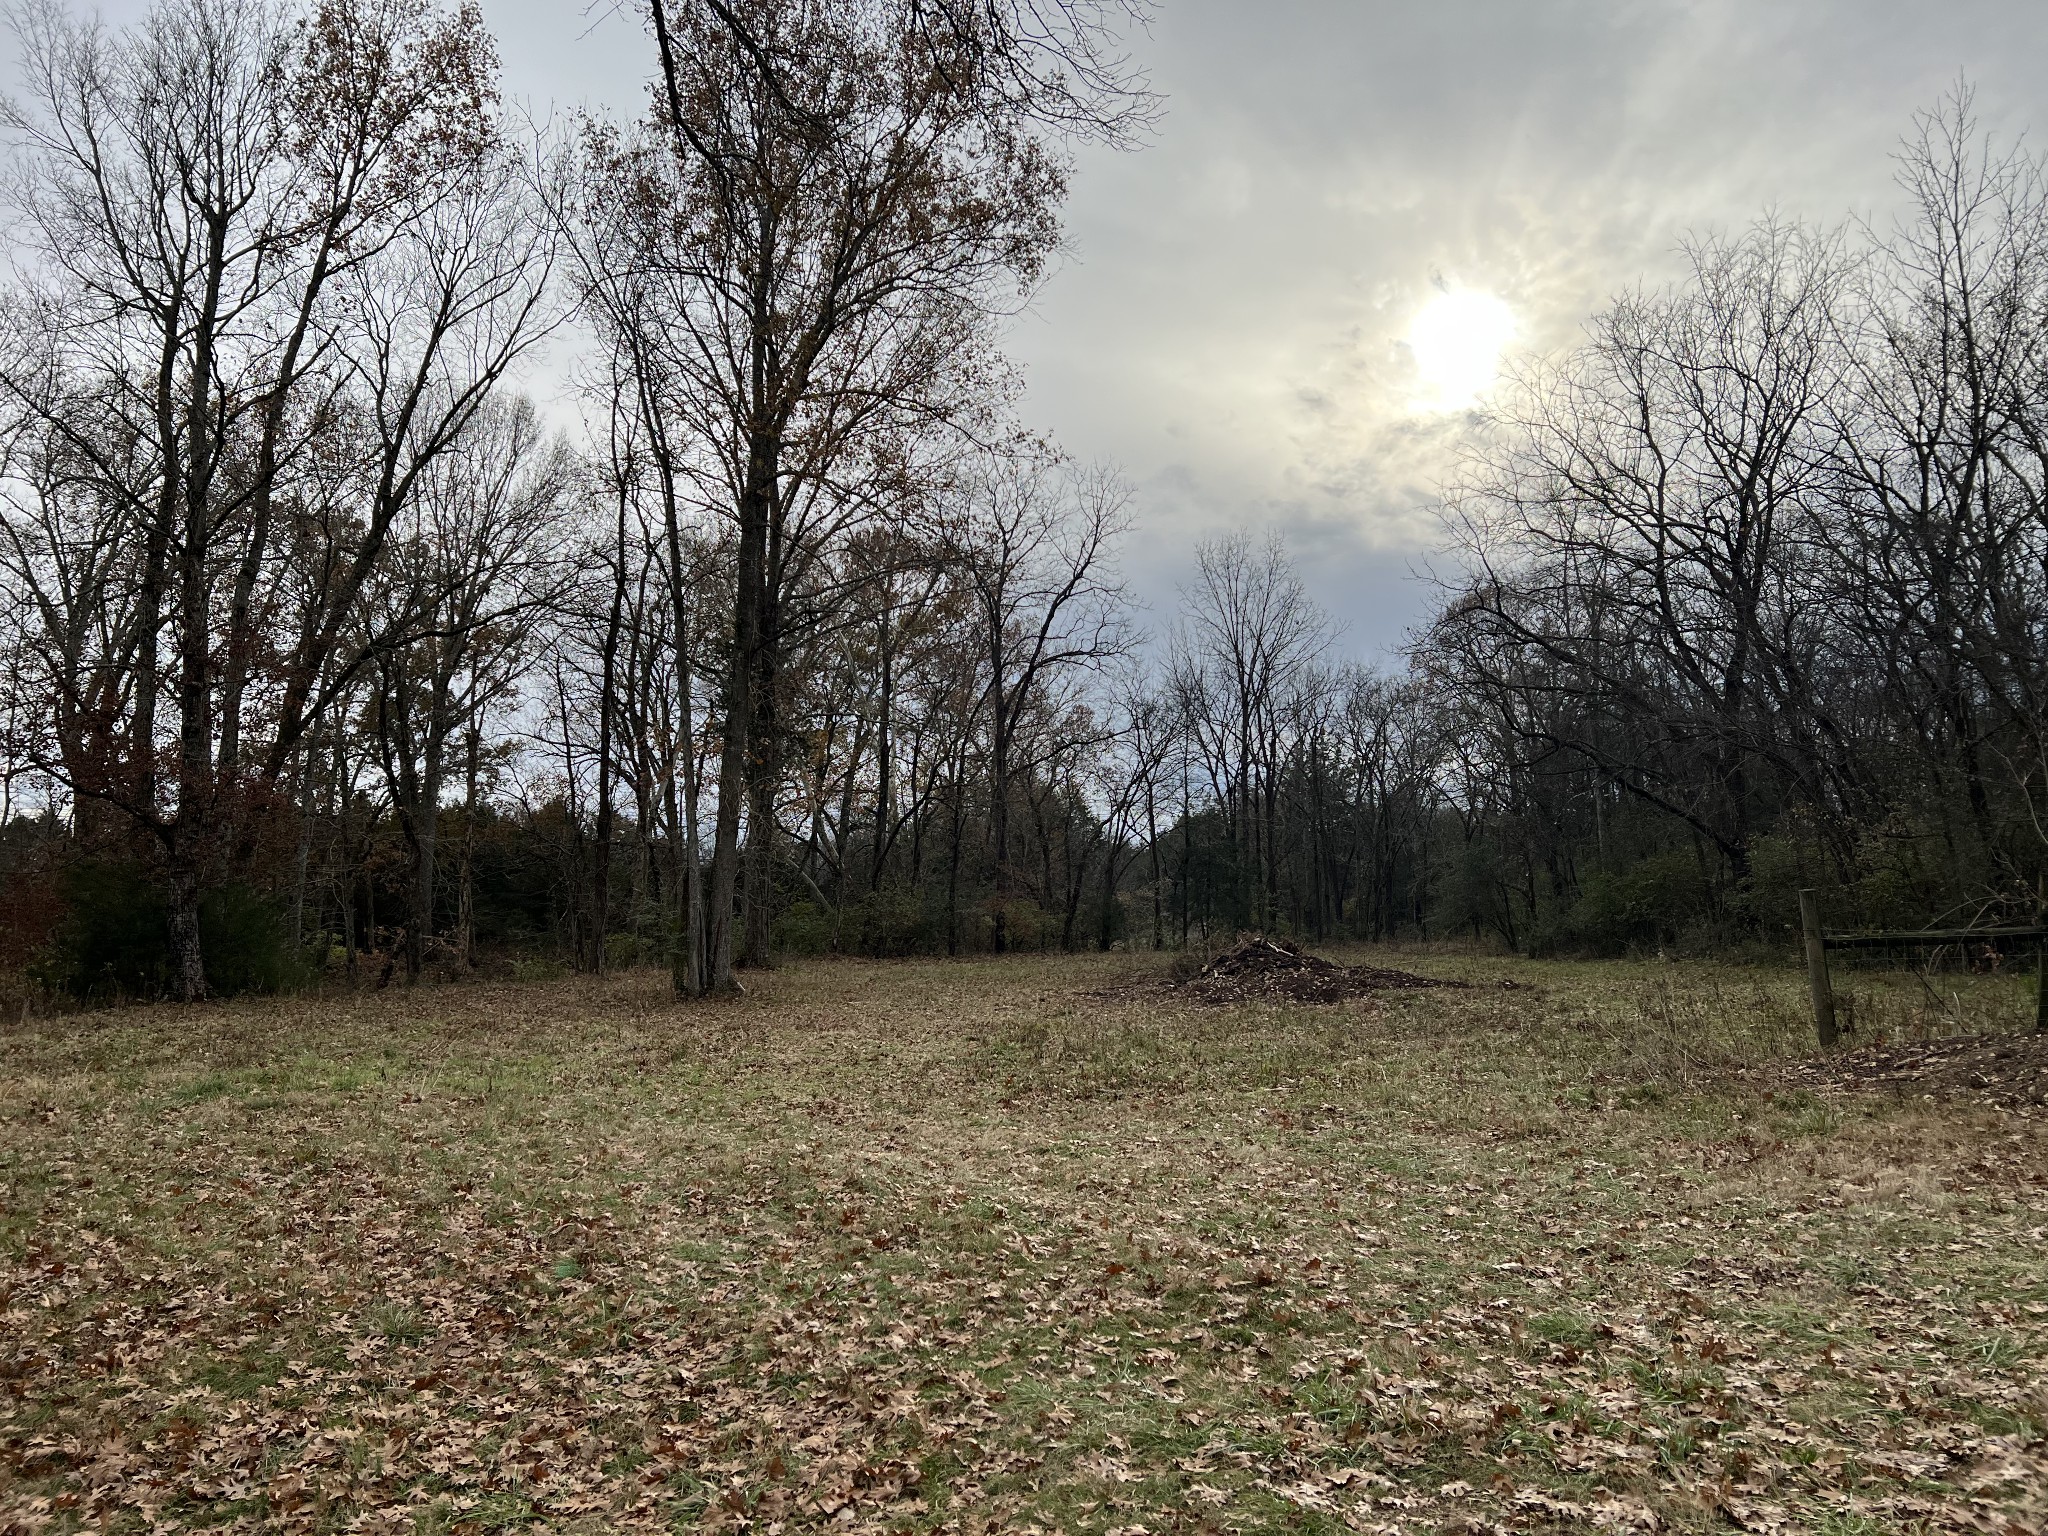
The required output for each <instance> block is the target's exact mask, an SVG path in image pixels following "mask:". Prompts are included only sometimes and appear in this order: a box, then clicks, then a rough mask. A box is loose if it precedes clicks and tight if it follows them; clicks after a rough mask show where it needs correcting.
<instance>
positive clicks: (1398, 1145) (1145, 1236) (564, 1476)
mask: <svg viewBox="0 0 2048 1536" xmlns="http://www.w3.org/2000/svg"><path fill="white" fill-rule="evenodd" d="M1373 958H1375V959H1376V960H1379V961H1382V962H1383V963H1384V962H1387V961H1391V963H1394V964H1400V965H1406V966H1408V967H1410V968H1411V969H1416V970H1420V971H1424V972H1428V973H1431V974H1435V975H1441V976H1465V977H1469V978H1470V979H1472V980H1474V981H1475V982H1481V983H1484V985H1480V986H1475V987H1474V988H1472V989H1470V990H1462V991H1450V990H1444V991H1427V992H1421V991H1419V992H1409V993H1390V994H1385V995H1382V996H1376V997H1375V998H1373V999H1371V1000H1369V1001H1367V1002H1365V1003H1363V1004H1358V1005H1346V1006H1340V1007H1334V1008H1323V1009H1315V1008H1297V1009H1287V1008H1246V1009H1197V1008H1190V1007H1183V1006H1179V1005H1177V1004H1176V1003H1175V1002H1174V1001H1173V1000H1172V999H1170V998H1168V997H1166V996H1164V995H1144V994H1142V993H1140V994H1128V995H1126V994H1116V993H1114V991H1113V990H1112V992H1111V995H1109V996H1102V995H1097V994H1099V993H1101V992H1102V991H1104V990H1105V989H1114V988H1115V987H1116V986H1117V985H1118V984H1120V983H1123V982H1126V981H1128V980H1129V979H1130V978H1131V977H1132V976H1133V975H1134V974H1136V973H1138V972H1139V971H1141V970H1144V969H1146V968H1151V969H1153V970H1155V971H1156V969H1157V963H1156V962H1154V961H1153V960H1152V959H1151V957H1142V956H1140V957H1123V956H1112V957H1105V958H1099V959H1085V960H1074V959H1037V958H1029V959H1014V960H1008V961H982V962H972V963H960V964H941V963H930V964H927V963H913V964H891V965H863V964H854V963H820V964H814V965H803V966H796V967H792V968H790V969H787V970H784V971H780V972H777V973H774V974H773V975H770V976H765V977H761V978H758V979H757V980H756V981H755V982H754V991H753V993H752V995H750V996H749V997H747V998H745V999H742V1000H738V1001H734V1002H731V1003H725V1004H719V1005H715V1006H696V1007H681V1006H678V1005H676V1004H674V1003H672V1002H671V1001H670V1000H669V999H668V998H667V997H666V996H665V995H664V991H663V987H662V982H661V980H660V978H658V977H655V976H652V975H645V974H633V975H626V976H620V977H616V978H611V979H606V980H603V981H575V980H565V981H560V982H538V983H528V984H525V985H520V986H511V985H506V986H474V987H450V988H440V989H423V990H419V991H416V992H405V991H402V990H394V991H390V992H386V993H382V994H374V995H364V996H359V997H340V998H327V999H318V998H301V999H290V1000H284V1001H272V1002H254V1003H249V1004H245V1005H234V1006H225V1007H218V1008H209V1009H205V1010H176V1009H168V1008H166V1009H138V1010H131V1011H127V1012H119V1013H108V1014H98V1015H90V1016H83V1017H75V1018H69V1019H55V1020H36V1019H30V1020H27V1021H24V1022H20V1023H10V1024H8V1025H6V1026H4V1027H0V1202H4V1204H0V1532H25V1531H44V1530H52V1531H67V1530H102V1529H105V1530H116V1531H121V1530H135V1531H140V1530H186V1529H197V1528H209V1529H241V1530H254V1529H263V1530H267V1531H269V1530H275V1531H296V1530H332V1531H342V1530H348V1531H422V1532H481V1531H498V1530H511V1529H520V1528H530V1529H544V1530H558V1531H589V1532H603V1531H628V1530H658V1529H665V1530H690V1529H728V1530H750V1531H758V1532H774V1531H796V1530H805V1529H831V1530H848V1531H875V1532H884V1531H890V1532H893V1531H906V1532H908V1531H925V1530H958V1531H983V1530H1012V1531H1039V1532H1051V1531H1056V1530H1057V1531H1063V1532H1067V1533H1070V1536H1078V1533H1082V1532H1097V1533H1106V1532H1117V1533H1122V1536H1137V1533H1141V1532H1142V1533H1146V1536H1164V1533H1168V1532H1199V1531H1268V1530H1270V1531H1340V1530H1350V1531H1404V1532H1405V1531H1416V1532H1420V1531H1473V1532H1477V1531H1504V1530H1505V1531H1532V1530H1549V1529H1556V1530H1570V1531H1583V1530H1592V1529H1609V1530H1615V1531H1631V1530H1637V1531H1650V1530H1665V1531H1705V1530H1713V1529H1721V1530H1727V1529H1738V1528H1739V1529H1746V1530H1751V1531H1773V1530H1781V1531H1787V1532H1792V1531H1815V1532H1823V1533H1832V1536H1851V1533H1861V1532H1885V1531H1918V1530H1942V1531H1949V1530H1972V1531H1990V1532H1998V1533H2014V1536H2017V1533H2026V1532H2038V1531H2041V1530H2042V1529H2043V1528H2044V1527H2043V1521H2044V1518H2048V1442H2044V1438H2043V1436H2044V1430H2048V1137H2044V1134H2043V1132H2044V1130H2048V1110H2043V1109H2039V1108H2028V1107H2024V1106H2022V1107H2017V1108H2014V1107H2004V1108H2001V1107H1995V1106H1990V1105H1986V1104H1982V1103H1976V1102H1971V1101H1969V1100H1968V1098H1967V1097H1965V1098H1963V1099H1955V1098H1931V1097H1923V1096H1920V1095H1918V1094H1913V1093H1905V1094H1901V1093H1899V1092H1896V1091H1885V1092H1858V1091H1842V1092H1835V1091H1831V1090H1830V1089H1828V1088H1827V1087H1826V1086H1825V1084H1823V1085H1822V1086H1820V1087H1815V1086H1812V1078H1811V1075H1810V1074H1809V1075H1808V1077H1807V1078H1804V1079H1801V1078H1798V1077H1797V1076H1796V1075H1795V1074H1794V1073H1793V1072H1792V1071H1791V1070H1790V1068H1789V1067H1788V1065H1787V1063H1788V1062H1789V1061H1790V1060H1791V1059H1792V1058H1793V1057H1796V1056H1799V1055H1801V1054H1804V1053H1806V1051H1807V1047H1806V1045H1805V1043H1804V1038H1805V1025H1804V1020H1803V1016H1802V1006H1803V990H1802V981H1801V978H1800V977H1799V975H1798V974H1797V973H1796V972H1795V971H1793V970H1792V969H1790V968H1789V967H1786V968H1782V969H1779V970H1774V971H1751V970H1744V969H1738V968H1732V967H1719V968H1715V967H1705V966H1690V965H1676V964H1673V965H1665V964H1653V963H1642V964H1627V965H1622V964H1614V965H1566V964H1554V965H1538V964H1531V963H1526V962H1519V961H1507V960H1496V959H1485V958H1479V957H1471V956H1462V957H1461V956H1458V955H1453V954H1415V953H1411V954H1408V955H1405V956H1403V955H1389V954H1386V953H1380V954H1376V955H1375V956H1374V957H1373ZM1502 979H1512V980H1513V981H1515V982H1517V983H1520V985H1519V986H1517V987H1515V988H1512V989H1509V988H1503V987H1500V986H1499V985H1497V983H1498V982H1499V981H1500V980H1502ZM1958 985H1960V986H1961V987H1962V990H1960V991H1955V992H1951V991H1950V990H1949V989H1948V988H1944V989H1942V991H1941V995H1940V996H1939V997H1937V996H1936V994H1935V993H1934V992H1930V991H1927V990H1926V989H1923V988H1921V987H1920V986H1919V985H1918V983H1908V982H1900V983H1887V982H1883V981H1879V980H1871V981H1867V982H1862V983H1858V984H1857V986H1856V987H1854V988H1852V991H1854V992H1855V993H1856V994H1857V995H1856V1008H1855V1017H1856V1020H1857V1023H1858V1027H1859V1030H1860V1031H1861V1033H1862V1036H1863V1038H1864V1039H1865V1040H1866V1041H1867V1040H1869V1039H1870V1038H1872V1037H1874V1036H1879V1035H1885V1034H1910V1033H1915V1032H1926V1031H1929V1030H1936V1031H1943V1032H1953V1031H1956V1030H1958V1029H1963V1028H1971V1029H1976V1028H1995V1029H2007V1030H2011V1029H2017V1028H2019V1027H2020V1025H2021V1023H2022V1022H2023V1021H2024V1020H2026V1019H2027V1018H2028V1017H2029V1016H2030V1012H2031V999H2030V997H2029V996H2027V995H2023V984H2021V983H2018V982H2012V981H2003V980H1998V979H1980V980H1976V981H1972V982H1969V983H1967V984H1966V985H1964V984H1954V983H1952V984H1951V986H1958ZM1802 1083H1803V1084H1804V1085H1803V1086H1802Z"/></svg>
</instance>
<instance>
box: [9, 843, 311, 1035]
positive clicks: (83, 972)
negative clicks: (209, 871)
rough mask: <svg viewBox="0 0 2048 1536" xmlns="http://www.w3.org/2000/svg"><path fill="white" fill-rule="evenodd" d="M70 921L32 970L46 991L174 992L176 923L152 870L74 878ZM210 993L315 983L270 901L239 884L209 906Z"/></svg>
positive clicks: (91, 867)
mask: <svg viewBox="0 0 2048 1536" xmlns="http://www.w3.org/2000/svg"><path fill="white" fill-rule="evenodd" d="M62 886H63V891H64V906H65V913H64V918H63V921H62V922H61V923H60V924H59V925H58V928H57V934H56V937H55V939H54V940H53V941H52V942H51V944H50V945H49V947H48V948H47V949H46V950H45V951H44V952H43V954H42V955H41V956H40V957H39V958H38V960H37V961H36V963H35V964H34V965H33V966H32V967H31V971H30V974H31V975H32V976H33V978H34V979H35V980H36V981H37V983H39V984H40V985H42V986H44V987H47V988H49V989H50V990H51V991H54V992H62V993H65V994H67V995H69V996H71V997H76V998H81V999H85V1000H88V1001H96V1002H97V1001H106V1000H109V999H113V998H124V997H126V998H150V997H162V996H163V995H164V994H165V993H166V992H167V991H168V990H169V987H170V978H171V974H172V967H171V939H170V920H169V912H168V908H167V904H166V902H165V900H164V895H163V890H162V886H161V884H160V883H159V882H158V881H157V879H156V878H154V877H153V876H152V875H151V874H150V873H149V872H148V871H146V870H145V869H143V868H141V867H139V866H137V865H134V864H125V863H108V862H90V863H84V864H78V865H74V866H73V867H72V868H70V869H69V870H67V871H65V873H64V876H63V880H62ZM199 946H200V952H201V953H202V954H203V955H204V956H205V960H206V985H207V987H208V989H209V990H210V991H212V992H213V993H214V994H215V995H216V996H220V997H233V996H236V995H237V994H239V993H244V992H279V991H284V990H286V989H287V988H289V987H293V986H297V985H301V984H303V983H304V981H305V980H306V979H307V977H308V976H309V975H310V973H311V967H310V965H309V964H308V963H307V960H306V957H305V956H304V955H302V954H301V953H299V951H298V950H297V949H296V947H295V946H294V945H293V944H292V941H291V936H290V934H289V933H288V932H287V930H286V925H285V921H284V917H283V914H282V913H281V912H279V911H278V909H277V906H276V904H275V903H274V902H272V901H271V900H270V899H269V898H267V897H265V896H264V895H262V894H261V893H260V892H258V891H256V890H253V889H252V888H250V887H249V886H246V885H241V884H234V885H227V886H222V887H219V888H217V889H215V890H212V891H209V892H207V893H206V894H205V895H203V896H202V897H201V898H200V902H199Z"/></svg>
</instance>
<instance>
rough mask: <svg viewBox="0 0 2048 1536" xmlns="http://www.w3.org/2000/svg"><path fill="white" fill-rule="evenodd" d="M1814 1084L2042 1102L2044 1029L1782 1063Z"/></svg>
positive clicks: (2045, 1097)
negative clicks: (2024, 1033) (1792, 1064)
mask: <svg viewBox="0 0 2048 1536" xmlns="http://www.w3.org/2000/svg"><path fill="white" fill-rule="evenodd" d="M1787 1075H1788V1076H1789V1077H1790V1078H1791V1079H1792V1081H1793V1082H1794V1083H1795V1084H1796V1085H1798V1086H1799V1087H1801V1088H1808V1089H1812V1090H1814V1091H1816V1092H1823V1093H1826V1092H1835V1093H1844V1092H1846V1093H1859V1092H1860V1093H1892V1094H1897V1095H1899V1096H1900V1097H1902V1098H1920V1097H1923V1096H1932V1097H1934V1098H1940V1099H1974V1100H1976V1101H1977V1102H1979V1103H1981V1104H1992V1105H1999V1106H2002V1107H2005V1108H2009V1109H2010V1108H2019V1107H2022V1106H2035V1105H2048V1035H2042V1034H2036V1035H1960V1036H1956V1037H1953V1038H1950V1039H1946V1040H1916V1041H1904V1042H1900V1043H1897V1044H1892V1045H1871V1046H1864V1047H1862V1048H1861V1049H1859V1050H1853V1051H1845V1052H1843V1053H1842V1054H1841V1055H1839V1056H1831V1057H1828V1058H1826V1059H1823V1060H1815V1061H1802V1062H1799V1063H1798V1064H1796V1065H1795V1066H1792V1067H1790V1068H1788V1069H1787Z"/></svg>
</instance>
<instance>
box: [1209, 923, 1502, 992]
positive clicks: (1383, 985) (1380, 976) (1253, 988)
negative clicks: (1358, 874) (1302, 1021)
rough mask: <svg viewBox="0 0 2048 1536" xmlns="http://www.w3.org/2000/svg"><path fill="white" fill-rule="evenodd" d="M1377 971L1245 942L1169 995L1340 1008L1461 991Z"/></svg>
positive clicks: (1260, 941) (1276, 944) (1291, 948)
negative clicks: (1379, 995) (1373, 999)
mask: <svg viewBox="0 0 2048 1536" xmlns="http://www.w3.org/2000/svg"><path fill="white" fill-rule="evenodd" d="M1464 985H1465V983H1464V982H1462V981H1435V980H1432V979H1431V978H1430V977H1427V976H1417V975H1415V974H1413V973H1412V972H1409V971H1395V970H1388V969H1386V968H1384V967H1382V966H1376V965H1351V966H1346V965H1338V964H1337V963H1336V962H1334V961H1331V960H1325V959H1323V958H1322V957H1321V956H1319V955H1312V954H1310V953H1308V951H1306V950H1304V949H1303V948H1302V947H1301V946H1300V945H1298V944H1290V943H1288V942H1287V941H1286V940H1285V939H1266V938H1255V939H1247V940H1245V941H1244V943H1242V944H1240V945H1238V946H1237V947H1236V948H1235V949H1233V950H1230V951H1229V952H1228V953H1226V954H1221V955H1218V956H1217V957H1216V958H1215V959H1214V960H1211V961H1210V962H1209V963H1208V964H1207V965H1205V966H1203V967H1202V969H1201V970H1199V971H1197V972H1196V973H1195V974H1194V975H1193V976H1190V977H1188V978H1187V979H1186V980H1185V981H1181V982H1177V983H1175V984H1174V988H1173V990H1174V991H1175V992H1176V993H1178V994H1179V995H1181V996H1183V997H1188V998H1192V999H1193V1000H1195V1001H1196V1002H1202V1003H1216V1004H1226V1003H1261V1002H1270V1003H1341V1002H1343V1001H1345V1000H1346V999H1347V998H1353V997H1364V996H1365V995H1366V994H1368V993H1371V992H1393V991H1408V990H1412V989H1414V988H1418V987H1462V986H1464Z"/></svg>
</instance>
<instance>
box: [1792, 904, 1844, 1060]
mask: <svg viewBox="0 0 2048 1536" xmlns="http://www.w3.org/2000/svg"><path fill="white" fill-rule="evenodd" d="M1799 926H1800V927H1801V928H1802V929H1804V930H1805V933H1806V980H1807V983H1808V985H1809V986H1810V987H1811V988H1812V991H1813V1024H1814V1028H1815V1029H1817V1030H1819V1031H1820V1043H1821V1044H1822V1045H1824V1046H1830V1047H1831V1046H1833V1045H1834V1043H1835V1042H1836V1041H1837V1040H1839V1039H1840V1038H1841V1032H1840V1031H1839V1030H1837V1029H1836V1028H1835V992H1834V988H1832V987H1830V986H1829V985H1828V941H1827V940H1826V939H1825V938H1824V937H1822V935H1821V930H1820V902H1819V900H1818V899H1816V898H1815V896H1814V894H1813V892H1811V891H1801V892H1800V893H1799Z"/></svg>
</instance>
